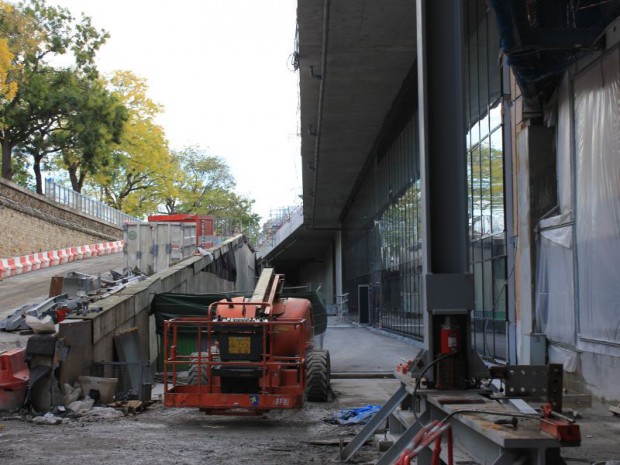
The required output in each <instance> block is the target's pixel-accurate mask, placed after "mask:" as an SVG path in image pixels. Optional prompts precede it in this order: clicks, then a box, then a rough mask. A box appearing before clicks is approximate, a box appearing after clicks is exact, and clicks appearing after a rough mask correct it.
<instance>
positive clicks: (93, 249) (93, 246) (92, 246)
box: [88, 244, 99, 257]
mask: <svg viewBox="0 0 620 465" xmlns="http://www.w3.org/2000/svg"><path fill="white" fill-rule="evenodd" d="M88 247H90V254H91V256H92V257H96V256H98V255H99V251H98V250H97V244H90V245H89V246H88Z"/></svg>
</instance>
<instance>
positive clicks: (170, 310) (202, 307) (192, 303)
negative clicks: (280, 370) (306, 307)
mask: <svg viewBox="0 0 620 465" xmlns="http://www.w3.org/2000/svg"><path fill="white" fill-rule="evenodd" d="M236 296H243V297H248V298H249V297H251V294H247V293H246V294H244V293H238V292H229V293H219V294H172V293H166V294H157V295H156V296H155V298H154V299H153V303H152V304H151V314H152V315H155V324H156V328H157V334H163V329H164V321H165V320H171V319H173V318H178V317H183V316H205V315H206V314H207V309H208V308H209V305H210V304H211V303H213V302H217V301H219V300H222V299H225V298H226V297H236ZM281 297H282V298H286V297H296V298H300V299H308V300H309V301H310V303H311V304H312V313H313V316H314V334H315V335H319V334H322V333H324V332H325V329H327V312H326V311H325V307H324V306H323V304H322V303H321V301H320V299H319V297H318V295H317V294H316V292H300V291H299V290H291V291H290V292H289V291H287V289H286V288H285V289H284V291H283V292H282V296H281ZM188 331H191V330H190V329H189V328H188ZM181 332H183V331H182V329H181Z"/></svg>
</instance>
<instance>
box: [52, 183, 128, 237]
mask: <svg viewBox="0 0 620 465" xmlns="http://www.w3.org/2000/svg"><path fill="white" fill-rule="evenodd" d="M45 197H46V198H47V199H48V200H51V201H52V202H55V203H58V204H60V205H64V206H66V207H69V208H72V209H74V210H77V211H79V212H81V213H86V214H87V215H90V216H94V217H95V218H99V219H101V220H103V221H107V222H108V223H112V224H116V225H118V226H122V225H123V224H124V223H127V222H134V221H140V219H139V218H136V217H134V216H131V215H128V214H127V213H123V212H122V211H119V210H117V209H115V208H112V207H110V206H109V205H106V204H105V203H103V202H99V201H98V200H95V199H92V198H90V197H87V196H85V195H82V194H80V193H79V192H75V191H74V190H73V189H71V188H69V187H65V186H61V185H60V184H57V183H55V182H54V180H53V179H52V178H47V179H46V180H45Z"/></svg>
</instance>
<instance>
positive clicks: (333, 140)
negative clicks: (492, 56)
mask: <svg viewBox="0 0 620 465" xmlns="http://www.w3.org/2000/svg"><path fill="white" fill-rule="evenodd" d="M325 3H326V2H324V0H299V2H298V7H297V21H298V24H299V73H300V91H301V92H300V94H301V155H302V170H303V198H304V220H305V225H306V228H308V229H326V228H327V229H332V228H333V229H338V228H339V227H340V224H339V223H340V221H339V220H340V217H341V215H342V213H343V209H344V208H345V206H346V203H347V200H348V198H349V196H350V194H351V191H352V189H353V187H354V185H355V183H356V181H357V179H358V177H359V175H360V173H361V171H362V169H363V167H364V165H365V162H366V160H367V158H368V156H369V155H370V152H371V148H372V147H373V144H374V142H375V141H376V140H377V138H378V136H379V133H380V131H381V128H382V123H383V121H384V120H385V118H386V116H387V114H388V112H389V111H390V109H391V107H392V105H393V103H394V99H395V97H396V95H397V94H398V92H399V90H400V88H401V86H402V84H403V81H404V80H405V78H406V76H407V74H408V72H409V70H410V69H411V67H412V65H413V63H414V62H415V54H416V49H415V43H416V28H415V2H413V1H411V0H375V1H360V0H337V1H328V2H327V4H328V5H329V8H328V9H327V10H326V9H325ZM323 68H324V69H323ZM318 76H320V77H318ZM321 86H323V89H322V90H321Z"/></svg>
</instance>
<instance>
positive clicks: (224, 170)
mask: <svg viewBox="0 0 620 465" xmlns="http://www.w3.org/2000/svg"><path fill="white" fill-rule="evenodd" d="M173 159H174V162H175V163H176V164H177V165H178V170H177V171H178V173H179V175H178V176H177V177H176V179H175V180H174V182H173V188H174V189H173V190H172V191H171V192H168V196H167V197H166V199H165V200H164V206H165V208H166V211H167V213H179V212H180V213H189V212H196V211H198V210H202V211H204V210H210V212H209V214H211V213H214V210H221V209H224V208H226V207H225V206H224V205H225V204H229V202H227V201H226V200H225V198H226V197H227V195H228V193H229V192H230V191H231V190H232V189H234V187H235V179H234V177H233V175H232V174H231V172H230V168H229V167H228V165H227V164H226V163H225V162H224V160H222V159H221V158H220V157H214V156H209V155H207V153H206V152H205V151H204V150H203V149H201V148H200V147H196V146H191V147H186V148H184V149H183V150H181V151H178V152H176V153H174V154H173Z"/></svg>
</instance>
